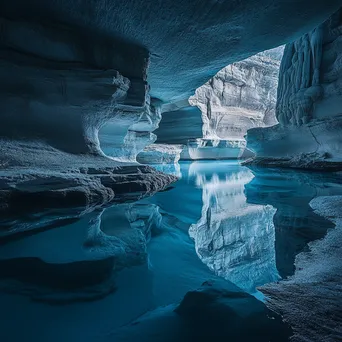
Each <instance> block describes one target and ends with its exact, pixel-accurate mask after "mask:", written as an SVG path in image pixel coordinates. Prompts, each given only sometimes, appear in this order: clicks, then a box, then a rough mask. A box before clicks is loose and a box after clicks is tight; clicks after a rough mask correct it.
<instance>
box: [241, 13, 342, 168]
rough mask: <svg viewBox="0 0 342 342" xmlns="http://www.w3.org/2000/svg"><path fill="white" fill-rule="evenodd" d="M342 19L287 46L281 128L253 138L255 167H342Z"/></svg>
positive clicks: (250, 137) (257, 132) (250, 142)
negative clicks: (265, 165)
mask: <svg viewBox="0 0 342 342" xmlns="http://www.w3.org/2000/svg"><path fill="white" fill-rule="evenodd" d="M341 13H342V10H339V11H338V12H336V13H335V14H334V15H332V16H331V17H330V18H329V19H328V20H327V21H325V22H324V23H322V24H321V25H319V26H318V27H317V28H315V29H314V30H313V31H310V32H309V33H307V34H305V35H304V36H303V37H301V38H299V39H298V40H297V41H295V42H293V43H290V44H288V45H287V46H286V48H285V52H284V57H283V60H282V63H281V68H280V77H279V87H278V98H277V108H276V110H277V119H278V121H279V125H278V126H275V127H271V128H267V129H261V128H256V129H251V130H250V131H249V132H248V136H247V140H248V147H249V148H251V149H252V150H253V151H254V152H255V153H256V154H257V158H256V159H255V161H254V162H255V163H260V164H274V165H281V166H290V167H304V168H332V169H336V168H337V169H339V168H341V167H342V164H341V162H342V155H341V152H340V151H341V147H342V146H341V142H342V133H341V131H342V111H341V104H342V62H341V61H342V45H341V38H342V19H341Z"/></svg>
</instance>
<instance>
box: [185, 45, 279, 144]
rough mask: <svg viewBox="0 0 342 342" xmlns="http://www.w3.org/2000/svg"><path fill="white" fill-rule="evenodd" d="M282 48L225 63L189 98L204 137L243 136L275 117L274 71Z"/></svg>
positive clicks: (275, 74)
mask: <svg viewBox="0 0 342 342" xmlns="http://www.w3.org/2000/svg"><path fill="white" fill-rule="evenodd" d="M282 53H283V47H279V48H276V49H273V50H270V51H265V52H262V53H259V54H257V55H255V56H252V57H250V58H247V59H245V60H243V61H241V62H237V63H234V64H231V65H228V66H227V67H225V68H224V69H222V70H221V71H219V72H218V73H217V74H216V75H215V76H214V77H213V78H212V79H210V81H208V82H207V83H206V84H204V85H203V86H202V87H200V88H198V89H197V90H196V93H195V95H194V96H192V97H191V98H190V100H189V102H190V104H192V105H193V106H198V108H199V109H200V110H201V112H202V120H203V128H202V130H203V137H204V138H206V139H223V140H226V139H243V136H244V135H245V134H246V132H247V130H248V129H249V128H252V127H264V126H271V125H274V124H276V123H277V120H276V119H275V104H276V96H277V84H278V71H279V65H280V60H281V57H282Z"/></svg>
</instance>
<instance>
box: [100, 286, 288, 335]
mask: <svg viewBox="0 0 342 342" xmlns="http://www.w3.org/2000/svg"><path fill="white" fill-rule="evenodd" d="M290 335H291V329H290V328H289V326H287V325H286V324H284V323H283V322H282V320H281V318H280V316H277V315H275V314H274V313H273V312H272V311H270V310H268V309H267V308H266V307H265V305H264V304H263V303H261V302H259V301H258V300H256V299H255V298H254V297H252V296H250V295H248V294H247V293H244V292H242V291H241V290H240V289H239V288H237V287H235V286H233V285H231V284H229V283H226V282H222V281H221V282H211V281H207V282H205V283H204V284H203V285H202V287H201V288H199V289H198V290H194V291H191V292H188V293H187V294H186V295H185V297H184V299H183V300H182V301H181V302H180V304H179V305H178V304H175V305H169V306H166V307H162V308H158V309H156V310H155V311H152V312H148V313H147V314H145V315H144V316H142V317H140V318H138V319H137V320H135V321H134V322H132V323H131V324H130V325H127V326H124V327H122V328H121V329H118V330H117V331H115V332H113V333H111V334H110V335H109V336H108V338H104V339H103V340H101V341H109V340H110V339H115V340H116V341H136V340H138V339H139V340H140V341H149V342H153V341H165V342H168V341H182V342H183V341H184V342H185V341H203V342H204V341H209V340H212V339H217V340H229V341H236V342H237V341H246V342H247V341H248V342H252V341H260V342H261V341H265V340H267V341H277V342H278V341H287V340H288V337H289V336H290Z"/></svg>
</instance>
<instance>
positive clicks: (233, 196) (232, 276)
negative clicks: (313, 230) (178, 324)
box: [190, 170, 279, 293]
mask: <svg viewBox="0 0 342 342" xmlns="http://www.w3.org/2000/svg"><path fill="white" fill-rule="evenodd" d="M252 178H253V175H252V174H251V172H249V171H247V170H246V171H240V172H236V173H233V174H230V175H229V176H228V175H226V176H224V177H223V178H222V177H221V178H219V176H217V175H215V174H214V175H213V176H212V177H211V179H206V177H205V176H204V175H202V176H201V175H200V174H199V175H198V176H197V183H198V186H202V187H203V197H202V198H203V207H202V217H201V219H200V220H199V221H198V222H197V223H196V224H194V225H192V226H191V228H190V236H191V237H192V238H193V239H194V240H195V244H196V251H197V254H198V255H199V257H200V258H201V259H202V261H203V262H204V263H205V264H206V265H207V266H208V267H209V268H210V269H211V270H212V271H214V272H215V273H216V274H217V275H219V276H222V277H224V278H226V279H228V280H229V281H232V282H233V283H235V284H236V285H238V286H239V287H241V288H242V289H243V290H245V291H248V292H250V293H254V292H255V291H256V287H257V286H259V285H262V284H265V283H267V282H271V281H274V280H276V279H278V278H279V276H278V272H277V269H276V261H275V249H274V241H275V231H274V225H273V215H274V213H275V209H273V208H272V207H271V206H260V205H249V204H247V203H246V197H245V195H244V185H245V184H246V183H248V182H249V181H251V179H252Z"/></svg>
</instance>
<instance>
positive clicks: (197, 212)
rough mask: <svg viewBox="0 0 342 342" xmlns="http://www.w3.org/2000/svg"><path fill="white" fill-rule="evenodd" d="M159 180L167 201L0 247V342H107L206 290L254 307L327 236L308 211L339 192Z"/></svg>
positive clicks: (239, 175)
mask: <svg viewBox="0 0 342 342" xmlns="http://www.w3.org/2000/svg"><path fill="white" fill-rule="evenodd" d="M163 169H164V171H166V172H172V173H174V174H177V175H178V176H179V177H180V179H179V181H178V182H176V183H175V184H173V185H172V186H171V187H170V188H168V189H166V191H163V192H159V193H157V194H155V195H154V196H152V197H150V198H145V199H142V200H140V201H138V202H136V203H127V204H121V205H116V206H112V207H109V208H106V209H105V210H103V209H101V208H99V209H98V210H96V211H92V212H84V213H83V215H81V216H80V217H79V218H78V219H75V220H73V221H71V222H69V224H66V223H65V222H64V221H63V222H64V223H63V225H61V226H59V227H58V225H57V226H54V227H53V228H49V229H46V230H45V231H43V230H42V231H41V232H39V233H37V234H35V233H32V234H29V235H25V236H20V237H18V238H13V239H10V240H8V239H7V240H6V241H3V242H2V243H1V244H0V268H1V275H0V301H1V306H2V310H1V312H0V322H1V327H0V328H1V329H0V340H1V341H76V340H77V341H100V340H101V341H102V340H103V341H107V340H108V341H111V340H112V339H111V338H110V336H111V334H112V333H113V332H114V331H116V329H119V328H120V327H122V326H125V325H127V324H128V323H130V322H132V321H134V320H135V319H137V318H138V317H140V316H141V315H144V314H145V313H146V312H149V311H151V310H152V311H153V310H155V309H158V308H160V307H162V306H168V305H173V304H175V303H179V302H180V301H181V300H182V299H183V298H184V296H185V295H186V293H187V292H189V291H192V290H195V289H197V288H199V287H200V286H201V285H202V284H203V283H204V282H208V281H219V282H221V283H222V282H223V284H224V286H227V288H229V289H234V291H235V290H236V289H238V290H239V291H243V292H245V293H248V294H251V295H252V296H254V297H255V298H257V300H260V301H262V300H263V297H262V295H261V293H260V292H259V291H258V289H257V288H258V287H259V286H262V285H264V284H266V283H269V282H274V281H277V280H280V279H283V278H286V277H288V276H291V275H292V274H293V273H294V272H295V257H296V255H298V253H300V252H302V251H305V250H307V248H308V247H307V245H308V243H309V242H310V241H313V240H316V239H320V238H323V237H324V236H325V234H326V232H327V230H328V229H330V228H333V225H332V224H331V223H330V222H329V221H327V220H325V219H324V218H322V217H320V216H318V215H316V214H315V213H314V212H313V210H312V209H311V207H310V206H309V202H310V201H311V200H312V199H313V198H315V197H317V196H321V195H324V196H329V195H336V194H341V193H342V186H341V184H342V182H341V178H342V177H341V176H338V175H333V174H320V173H308V172H293V171H286V170H272V169H253V170H251V169H248V168H246V167H243V166H240V165H239V164H238V163H236V162H230V161H227V162H193V163H190V162H184V163H181V164H180V167H179V168H178V169H177V168H175V169H172V168H171V167H167V168H166V167H163ZM64 215H66V214H64ZM41 217H44V219H46V215H45V216H44V215H41V216H39V220H42V218H41ZM23 220H24V218H23V219H22V220H21V222H20V224H21V226H23V225H24V223H23ZM30 220H31V221H32V218H30ZM67 222H68V221H67ZM31 223H32V222H30V224H31ZM40 223H41V224H42V222H40ZM18 224H19V223H18ZM146 241H147V243H146ZM0 242H1V241H0ZM256 302H257V301H256ZM18 327H20V329H18Z"/></svg>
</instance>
